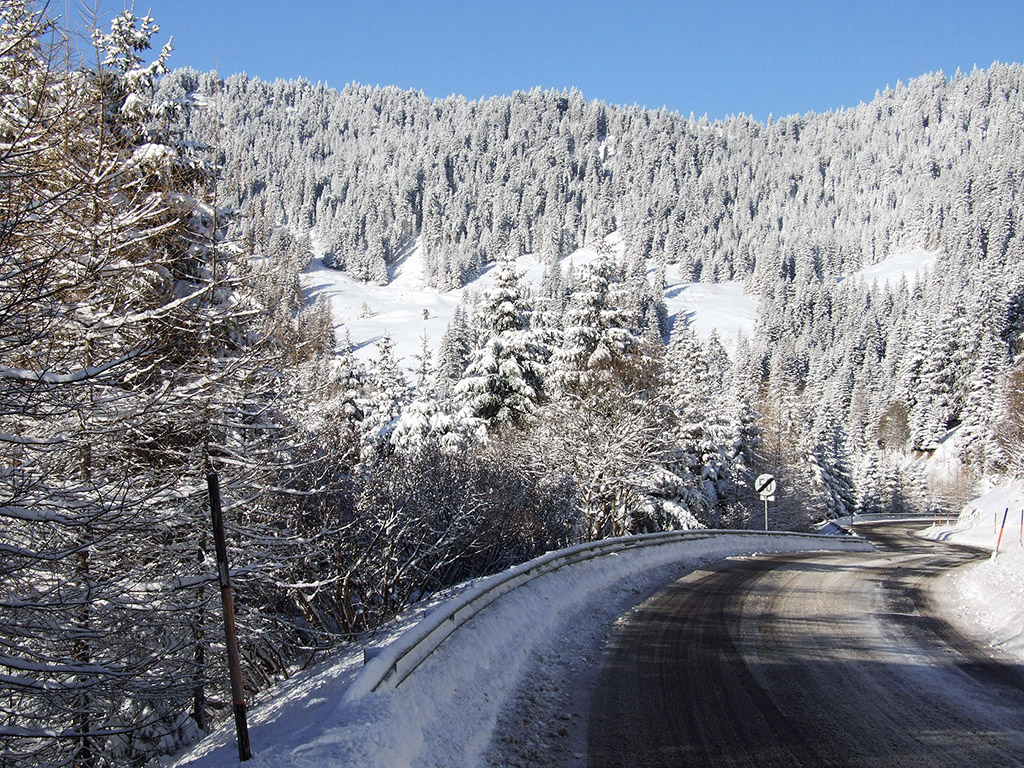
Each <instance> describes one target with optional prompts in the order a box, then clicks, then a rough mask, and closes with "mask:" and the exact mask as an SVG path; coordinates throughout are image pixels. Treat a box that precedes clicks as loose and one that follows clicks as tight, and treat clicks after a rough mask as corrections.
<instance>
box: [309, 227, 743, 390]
mask: <svg viewBox="0 0 1024 768" xmlns="http://www.w3.org/2000/svg"><path fill="white" fill-rule="evenodd" d="M608 244H609V246H610V247H611V249H612V251H613V252H616V253H617V254H619V255H621V249H622V248H621V242H620V240H619V238H618V236H617V233H612V234H611V235H609V237H608ZM421 256H422V251H421V249H420V247H419V245H418V244H417V245H416V246H415V247H413V248H411V249H410V250H409V253H408V254H406V256H405V257H404V258H402V259H401V260H400V261H399V262H398V263H396V264H395V265H394V266H393V267H392V269H391V281H390V282H389V283H388V285H385V286H379V285H374V284H371V283H362V282H358V281H356V280H352V279H351V278H349V277H347V276H346V275H345V274H343V273H342V272H340V271H338V270H334V269H329V268H328V267H325V266H324V264H323V260H322V259H321V258H316V259H314V260H313V262H312V263H311V265H310V267H309V269H308V270H307V271H306V273H305V274H304V276H303V277H304V284H305V288H306V292H307V295H308V296H309V298H310V299H315V298H316V297H318V296H320V295H323V296H326V297H328V298H329V300H330V302H331V307H332V310H333V312H334V322H335V328H336V330H337V332H338V340H339V342H343V341H344V339H345V334H346V333H347V334H348V337H349V339H350V341H351V342H352V345H353V347H354V349H355V354H356V356H357V357H359V358H361V359H363V360H369V359H371V358H373V357H375V356H376V345H377V342H378V341H379V340H380V338H381V337H382V336H383V335H384V334H389V335H390V336H391V338H392V340H393V341H394V345H395V349H394V352H395V356H396V358H397V359H398V360H399V361H400V364H401V365H402V366H403V367H404V368H405V369H407V370H410V371H411V370H414V369H415V368H416V362H415V356H416V355H418V354H419V353H420V349H421V346H422V338H423V335H424V334H426V335H427V339H428V345H429V349H430V350H431V352H432V353H436V351H437V348H438V346H439V345H440V342H441V337H442V336H443V335H444V332H445V330H446V329H447V327H448V323H449V322H451V319H452V315H453V314H454V312H455V307H456V306H458V304H459V302H460V301H462V298H463V295H464V294H466V293H468V292H479V291H481V290H483V289H485V288H487V287H489V286H490V285H492V283H493V265H491V266H489V267H488V268H487V269H486V270H485V271H484V273H483V274H482V275H481V276H480V277H478V278H477V279H476V280H474V281H472V282H471V283H469V284H468V285H467V286H466V287H465V288H461V289H456V290H451V291H439V290H436V289H433V288H430V287H427V286H426V285H424V281H423V270H422V260H421ZM596 258H597V251H596V250H594V249H593V248H590V247H587V248H581V249H580V250H578V251H575V252H574V253H572V254H570V255H569V256H566V257H564V258H563V259H562V260H561V262H560V266H561V269H562V274H563V275H564V274H565V273H566V271H567V270H568V269H569V267H570V265H576V266H580V265H582V264H586V263H589V262H591V261H593V260H594V259H596ZM516 267H517V268H518V269H519V271H520V272H522V273H523V281H524V282H525V283H527V284H529V285H532V286H534V287H536V286H539V285H540V282H541V277H542V276H543V275H544V265H543V264H542V263H541V262H540V261H538V260H537V259H536V258H535V257H534V256H532V255H525V256H521V257H520V258H519V259H518V260H517V261H516ZM651 275H652V276H653V270H652V271H651ZM666 281H667V282H668V285H667V286H666V291H665V304H666V306H667V308H668V312H669V316H670V318H674V319H675V321H676V322H678V321H679V320H682V321H684V322H688V323H690V324H691V325H692V326H693V328H694V330H695V331H696V332H697V334H698V335H699V336H701V337H702V338H707V337H708V336H710V335H711V332H712V331H713V330H715V329H717V330H718V333H719V336H720V337H721V341H722V344H723V345H724V346H725V348H726V350H727V351H729V352H732V351H733V350H734V349H735V345H736V339H737V335H738V334H741V333H742V334H745V335H748V336H749V335H750V334H751V333H752V331H753V328H754V321H755V319H756V317H757V299H756V298H755V297H753V296H749V295H747V294H745V293H744V292H743V286H742V284H740V283H736V282H733V283H687V282H682V281H680V279H679V274H678V271H677V270H675V269H674V268H673V267H669V268H668V270H667V273H666ZM424 313H425V314H424Z"/></svg>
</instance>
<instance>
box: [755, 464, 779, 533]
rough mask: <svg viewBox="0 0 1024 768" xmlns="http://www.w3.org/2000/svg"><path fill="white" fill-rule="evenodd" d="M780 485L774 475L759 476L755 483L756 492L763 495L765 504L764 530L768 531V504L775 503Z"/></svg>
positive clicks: (762, 498)
mask: <svg viewBox="0 0 1024 768" xmlns="http://www.w3.org/2000/svg"><path fill="white" fill-rule="evenodd" d="M778 487H779V483H778V481H776V479H775V478H774V477H773V476H772V475H767V474H766V475H758V477H757V480H755V481H754V490H755V491H757V492H758V493H759V494H761V500H762V501H763V502H764V529H765V530H766V531H767V530H768V502H769V501H775V491H776V490H777V489H778Z"/></svg>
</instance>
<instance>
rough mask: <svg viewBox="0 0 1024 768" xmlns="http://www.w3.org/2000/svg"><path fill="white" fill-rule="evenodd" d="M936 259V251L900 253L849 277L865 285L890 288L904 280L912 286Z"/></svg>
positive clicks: (916, 250) (920, 249) (916, 249)
mask: <svg viewBox="0 0 1024 768" xmlns="http://www.w3.org/2000/svg"><path fill="white" fill-rule="evenodd" d="M938 257H939V254H938V251H928V250H925V249H923V248H915V249H913V250H910V251H900V252H898V253H894V254H892V255H891V256H889V257H888V258H887V259H884V260H883V261H880V262H878V263H877V264H872V265H871V266H868V267H864V268H863V269H859V270H857V271H856V272H854V273H853V274H852V275H850V277H851V278H853V279H859V280H863V281H864V282H866V283H876V282H877V283H885V284H886V285H889V286H892V287H895V286H897V285H899V284H900V280H902V279H903V278H906V280H907V283H908V284H909V285H913V284H914V279H915V278H916V277H917V276H918V275H920V274H921V273H923V272H926V271H927V270H929V269H931V268H932V267H933V266H934V265H935V260H936V259H937V258H938Z"/></svg>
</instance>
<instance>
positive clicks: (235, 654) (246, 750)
mask: <svg viewBox="0 0 1024 768" xmlns="http://www.w3.org/2000/svg"><path fill="white" fill-rule="evenodd" d="M206 483H207V486H208V488H209V491H210V515H211V517H212V518H213V541H214V545H215V546H216V549H217V574H218V576H219V578H220V596H221V601H222V602H223V604H224V634H225V637H226V640H227V649H228V673H229V676H230V678H231V704H232V707H233V708H234V711H235V733H236V734H237V736H238V759H239V761H240V762H243V763H244V762H245V761H246V760H248V759H249V758H250V757H252V748H251V747H250V746H249V725H248V723H247V722H246V717H245V698H244V696H243V693H242V665H241V654H240V653H239V650H238V632H237V630H236V629H235V600H234V597H233V596H232V594H231V578H230V575H229V572H228V551H227V543H226V541H225V539H224V516H223V513H222V512H221V507H220V483H219V480H218V478H217V473H216V472H211V473H210V474H208V475H207V476H206Z"/></svg>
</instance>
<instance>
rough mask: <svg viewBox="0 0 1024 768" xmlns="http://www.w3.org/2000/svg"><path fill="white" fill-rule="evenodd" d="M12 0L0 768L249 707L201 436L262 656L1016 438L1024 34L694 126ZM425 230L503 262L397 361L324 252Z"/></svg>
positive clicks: (92, 756) (3, 92) (960, 465)
mask: <svg viewBox="0 0 1024 768" xmlns="http://www.w3.org/2000/svg"><path fill="white" fill-rule="evenodd" d="M0 10H2V21H0V99H2V109H0V263H2V270H0V420H2V423H0V446H2V447H3V452H4V454H3V461H2V465H0V496H2V498H0V533H2V535H0V574H2V584H3V587H2V591H0V672H2V674H0V693H2V695H0V763H2V764H3V765H10V766H12V767H17V766H32V765H40V764H54V765H74V766H81V767H83V768H90V767H91V766H102V765H114V764H116V765H143V764H145V763H146V762H147V761H148V760H150V759H151V758H153V757H154V756H156V755H160V754H164V753H167V752H170V751H173V750H175V749H176V748H178V747H180V745H182V744H184V743H187V742H189V741H190V740H193V739H195V738H196V737H197V736H198V735H201V733H202V732H204V731H205V730H207V729H208V728H209V727H210V725H211V724H212V723H213V722H215V721H216V720H217V719H220V718H223V717H224V716H225V715H226V714H227V710H228V709H229V701H228V695H227V685H226V682H225V680H224V677H225V672H224V671H223V666H224V665H223V661H222V658H223V639H222V638H223V636H222V631H221V624H220V618H219V613H218V608H219V603H218V601H219V593H218V589H217V572H216V565H215V563H214V562H213V555H212V549H213V546H212V542H211V541H210V537H209V535H208V534H207V533H206V532H207V530H208V528H209V523H208V511H207V510H208V500H207V498H206V477H207V475H208V474H209V473H216V474H217V475H218V476H219V478H220V483H221V486H222V489H223V491H224V494H225V514H226V516H227V520H228V525H229V529H230V530H229V539H230V541H229V550H230V558H231V561H232V564H233V575H234V578H235V582H236V592H237V594H236V604H237V606H238V625H239V632H240V636H241V640H242V653H243V659H244V665H245V671H246V676H247V677H246V685H247V690H248V692H249V693H250V694H252V693H255V692H257V691H260V690H264V689H267V688H270V687H272V686H273V685H274V684H275V682H276V681H278V680H279V679H281V678H282V677H285V676H287V675H289V674H291V673H292V672H294V670H296V669H297V668H300V667H302V666H303V665H307V664H309V663H311V662H312V661H314V660H316V659H318V658H321V657H322V655H323V654H324V653H325V652H328V651H330V650H331V649H333V648H336V647H337V646H338V645H339V644H340V643H343V642H346V641H348V640H352V639H355V638H358V637H361V636H362V635H364V634H365V633H367V632H371V631H373V630H375V629H376V628H378V627H380V626H381V625H382V624H383V623H384V622H386V621H388V620H389V619H390V618H391V617H393V616H394V615H395V614H396V613H397V612H398V611H400V610H402V609H403V608H405V607H407V606H408V605H410V604H411V603H412V602H414V601H416V600H418V599H420V598H422V597H423V596H425V595H428V594H430V593H432V592H435V591H437V590H438V589H442V588H444V587H446V586H449V585H452V584H455V583H457V582H459V581H462V580H464V579H467V578H470V577H474V576H478V575H482V574H486V573H490V572H494V571H496V570H500V569H502V568H505V567H507V566H509V565H511V564H513V563H515V562H519V561H523V560H525V559H528V558H530V557H532V556H534V555H536V554H539V553H541V552H544V551H546V550H550V549H555V548H558V547H562V546H566V545H568V544H572V543H575V542H579V541H582V540H587V539H595V538H600V537H606V536H613V535H621V534H627V533H635V532H643V531H651V530H659V529H666V528H677V527H686V526H693V525H709V526H723V527H724V526H745V525H748V524H750V525H757V524H758V523H759V520H760V516H759V513H758V510H759V507H758V501H757V497H756V494H754V493H753V491H752V490H751V488H750V479H751V477H752V476H753V475H756V474H757V473H758V472H761V471H771V472H773V473H775V474H776V475H778V476H779V478H780V485H781V489H782V491H781V495H780V499H779V501H778V504H777V512H776V517H777V519H776V520H775V523H776V524H777V525H778V526H779V527H790V528H804V527H806V526H808V525H809V524H810V523H811V522H813V521H814V520H816V519H820V518H822V517H826V516H830V515H844V514H850V513H863V512H885V511H906V510H912V511H922V512H928V511H932V510H935V511H940V510H941V511H945V510H947V509H955V507H956V506H957V505H958V504H959V503H961V502H962V501H963V500H964V499H965V498H966V497H967V496H968V495H969V494H970V493H971V491H972V489H973V488H974V487H975V485H976V484H977V483H978V482H984V481H987V480H990V479H993V478H1014V477H1016V476H1018V475H1019V474H1020V473H1021V472H1022V471H1024V458H1022V457H1024V454H1022V452H1021V445H1022V443H1021V440H1022V436H1024V423H1022V417H1021V408H1022V405H1024V392H1022V388H1024V364H1022V362H1021V361H1022V358H1021V353H1022V351H1024V350H1022V349H1021V348H1020V347H1021V343H1022V341H1021V328H1022V323H1024V259H1022V255H1024V241H1022V237H1024V226H1022V225H1024V222H1022V220H1021V218H1022V215H1024V214H1022V210H1024V209H1022V206H1021V198H1022V193H1024V153H1022V152H1021V151H1020V149H1019V148H1020V147H1021V146H1024V96H1022V93H1021V84H1022V80H1024V68H1022V67H1021V66H1020V65H1016V64H1011V65H998V64H997V65H993V66H992V67H991V68H990V69H988V70H985V71H975V72H972V73H970V74H960V73H957V74H956V75H955V76H954V77H952V78H946V77H944V76H942V75H939V74H933V75H927V76H925V77H922V78H919V79H915V80H913V81H911V82H910V83H908V84H907V85H902V84H901V85H898V86H897V87H896V88H895V89H889V90H886V91H884V92H881V93H879V94H878V95H877V96H876V98H875V99H874V100H872V101H871V103H869V104H862V105H860V106H858V107H856V108H853V109H848V110H842V111H837V112H833V113H827V114H807V115H803V116H790V117H785V118H781V119H778V120H770V121H769V122H768V123H767V124H760V123H757V122H755V121H753V120H751V119H748V118H746V117H743V116H739V117H735V118H731V119H728V120H725V121H721V122H709V121H707V120H694V119H692V118H691V119H686V118H683V117H681V116H679V115H677V114H672V113H668V112H665V111H650V110H645V109H640V108H638V107H631V108H623V107H617V106H613V105H608V104H603V103H600V102H594V101H587V100H585V99H584V97H583V95H582V94H580V93H579V92H577V91H569V92H550V91H547V92H545V91H540V90H535V91H531V92H528V93H517V94H514V95H513V96H510V97H502V98H493V99H488V100H486V101H477V102H471V101H467V100H465V99H462V98H449V99H444V100H431V99H427V98H425V97H424V96H423V95H422V94H417V93H413V92H407V91H400V90H397V89H393V88H367V87H362V86H349V87H346V88H345V89H343V90H342V91H335V90H332V89H330V88H328V87H326V86H323V85H313V84H311V83H308V82H304V81H291V82H273V83H267V82H263V81H260V80H256V79H253V78H248V77H246V76H244V75H234V76H231V77H229V78H227V79H224V80H222V79H220V78H219V77H218V76H217V75H215V74H212V73H198V72H195V71H191V70H174V71H168V66H169V63H170V50H169V49H168V48H165V49H164V50H163V51H161V52H160V53H159V54H153V53H151V51H150V45H151V40H152V39H153V36H154V35H155V34H156V33H157V31H158V30H157V27H156V25H155V23H154V22H153V20H152V19H150V18H148V17H146V18H139V17H137V16H136V15H134V14H133V13H131V12H125V13H124V14H121V15H119V16H117V17H116V18H115V19H114V20H113V22H112V23H111V24H110V25H109V26H107V27H105V28H104V29H102V30H98V31H97V32H96V33H95V34H94V35H93V37H92V42H93V46H94V50H89V51H88V52H83V51H81V50H79V49H78V48H76V47H75V46H73V45H71V44H70V42H69V41H67V40H63V39H62V38H61V35H60V34H59V27H57V26H56V25H54V24H53V23H52V21H51V20H50V19H49V18H48V17H47V15H46V14H45V13H43V12H41V11H40V10H39V8H38V7H37V5H36V4H34V3H31V2H25V0H0ZM414 243H415V244H417V245H418V247H419V248H421V249H422V254H423V264H424V269H425V272H426V275H425V276H426V278H427V279H428V280H429V281H430V282H431V283H432V284H433V285H434V286H435V287H437V288H438V289H444V288H451V287H456V286H460V285H462V284H464V283H465V282H466V281H467V280H468V279H470V278H471V277H473V276H475V275H476V274H478V273H479V271H480V270H481V269H483V268H484V267H485V265H494V266H493V267H492V269H493V270H494V281H493V285H492V287H491V288H489V289H487V290H485V291H483V292H481V293H480V294H478V295H474V296H471V297H467V300H466V302H465V306H464V307H461V308H460V311H459V312H458V313H457V314H456V316H455V319H454V320H453V321H452V323H451V326H450V327H449V329H448V332H447V333H446V334H445V337H444V339H442V340H441V343H440V348H439V350H438V351H437V353H436V354H434V353H433V351H432V350H430V349H428V348H427V347H426V346H425V347H424V351H423V352H422V354H421V355H420V357H419V358H418V360H417V372H416V375H415V376H414V377H413V380H409V378H408V377H407V376H406V375H405V373H404V372H403V370H402V368H401V367H400V365H399V361H397V360H396V359H395V356H394V354H393V350H392V348H391V345H390V344H389V343H388V340H387V339H384V340H382V342H381V344H380V345H379V348H378V352H377V355H376V357H375V358H374V360H373V361H372V362H371V363H370V364H369V365H364V364H362V363H360V362H359V361H358V360H357V359H356V358H355V357H354V356H353V354H352V350H351V349H349V348H348V346H347V345H346V344H345V343H344V340H343V339H344V334H343V333H342V334H339V335H336V334H335V329H334V323H333V321H332V318H331V315H330V309H329V307H328V306H327V305H326V304H325V303H322V302H319V303H314V304H310V303H309V302H308V301H306V298H305V294H304V291H303V288H302V272H303V270H304V269H305V268H306V267H307V265H308V264H309V261H310V258H311V256H312V255H313V253H314V252H316V253H318V254H323V256H324V259H325V261H326V263H328V264H329V265H330V266H332V267H334V268H336V269H339V270H344V271H345V272H347V273H348V274H349V275H351V276H352V277H354V278H356V279H360V280H370V281H376V282H386V281H387V280H388V274H389V271H388V270H389V266H391V265H392V264H393V263H394V262H395V261H396V260H398V259H399V258H401V256H402V255H403V254H405V253H407V252H408V251H409V249H410V248H411V247H412V246H413V244H414ZM613 244H614V245H613ZM581 246H591V247H593V248H595V249H596V250H597V252H598V258H597V259H596V260H595V261H594V262H593V263H592V264H587V265H586V266H581V267H579V268H574V269H573V270H563V269H562V265H561V262H560V260H559V259H560V257H562V256H565V255H567V254H569V253H571V252H573V251H574V250H576V249H577V248H579V247H581ZM915 248H916V249H922V248H923V249H928V250H931V251H934V252H935V253H936V254H937V259H936V263H935V265H934V267H932V268H931V269H930V270H929V271H927V272H925V273H922V274H921V275H919V277H918V278H917V279H916V280H913V281H904V282H902V283H900V284H895V285H889V284H887V283H885V282H879V283H867V282H865V281H863V280H859V279H856V278H854V277H852V275H853V274H854V273H855V272H857V270H859V269H860V268H862V267H864V266H866V265H871V264H874V263H877V262H879V261H881V260H883V259H885V258H886V257H888V256H890V255H892V254H894V253H899V252H901V251H905V250H910V249H915ZM525 253H532V254H535V255H536V256H537V257H538V258H539V259H540V260H542V261H543V262H544V263H545V264H546V265H547V272H546V274H545V277H544V280H543V281H542V283H541V284H540V285H539V286H527V285H526V284H525V283H524V282H523V280H522V276H521V275H520V274H519V273H518V272H517V270H516V268H515V265H514V260H515V259H516V258H517V257H518V256H520V255H522V254H525ZM670 266H672V267H675V268H678V269H680V270H682V272H683V274H684V275H688V276H689V277H690V278H692V279H693V280H702V281H710V282H714V281H723V280H740V281H743V282H744V283H745V285H746V286H747V289H748V290H749V291H751V292H753V293H755V294H756V295H757V296H758V297H759V300H760V304H759V306H760V316H759V319H758V322H757V326H756V329H755V332H754V334H753V335H752V336H751V337H750V338H749V339H744V340H742V341H741V343H740V344H739V345H738V347H737V348H736V350H735V351H734V352H733V353H732V354H731V355H730V354H727V353H726V351H725V349H724V348H723V346H722V344H721V343H720V341H719V340H718V339H717V338H716V337H715V336H712V337H711V338H710V339H701V338H699V337H698V336H697V335H696V334H695V333H694V331H693V330H692V329H691V328H688V327H687V325H686V322H685V319H680V318H676V320H675V322H674V323H670V322H669V318H668V317H667V315H666V311H665V306H664V293H663V291H664V285H665V283H664V280H665V270H666V269H667V268H669V267H670ZM937 456H942V457H944V465H945V466H944V467H943V468H942V471H941V472H935V471H934V470H935V463H936V462H935V461H934V460H935V458H936V457H937Z"/></svg>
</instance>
